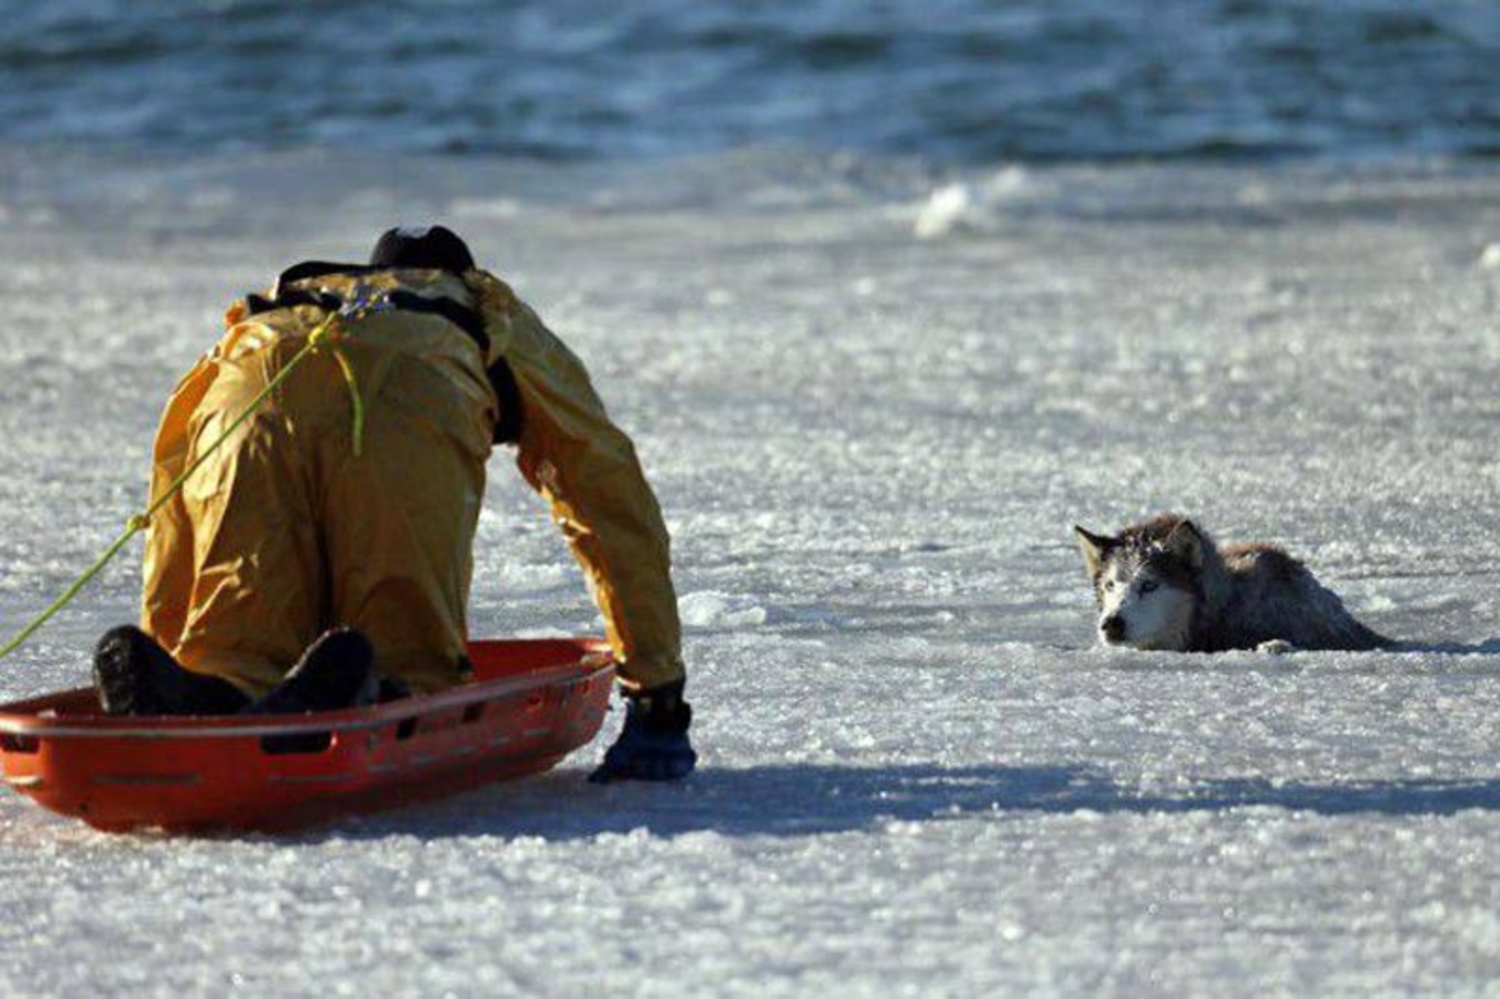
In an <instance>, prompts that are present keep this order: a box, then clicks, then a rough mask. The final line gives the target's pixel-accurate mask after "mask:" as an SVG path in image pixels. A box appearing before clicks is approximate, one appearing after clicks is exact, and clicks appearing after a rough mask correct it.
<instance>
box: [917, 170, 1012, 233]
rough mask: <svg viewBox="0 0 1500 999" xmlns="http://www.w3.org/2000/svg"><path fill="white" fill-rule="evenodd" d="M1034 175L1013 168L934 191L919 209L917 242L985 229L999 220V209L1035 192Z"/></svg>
mask: <svg viewBox="0 0 1500 999" xmlns="http://www.w3.org/2000/svg"><path fill="white" fill-rule="evenodd" d="M1032 186H1033V185H1032V180H1031V175H1030V174H1028V173H1027V172H1026V170H1025V169H1023V168H1021V167H1018V166H1010V167H1006V168H1005V169H1003V170H1001V171H999V172H998V173H996V174H994V175H992V176H991V177H989V178H988V179H986V180H982V181H976V182H973V183H970V182H965V181H955V182H953V183H950V184H944V185H943V186H941V187H939V188H937V189H935V190H934V191H933V192H932V193H931V194H929V195H928V196H927V200H926V201H924V202H923V203H922V205H921V206H920V207H919V208H918V209H917V214H916V220H915V221H914V222H913V224H912V233H913V234H914V235H915V236H916V237H917V238H918V239H940V238H941V237H943V236H947V235H950V234H952V233H955V232H962V231H966V230H982V229H986V228H988V227H990V226H991V225H993V223H994V222H995V220H996V216H997V212H998V209H999V208H1000V206H1001V205H1003V204H1004V203H1006V202H1008V201H1011V200H1014V199H1015V198H1018V197H1020V196H1021V195H1023V194H1026V193H1029V192H1030V190H1031V189H1032Z"/></svg>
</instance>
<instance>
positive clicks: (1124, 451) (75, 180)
mask: <svg viewBox="0 0 1500 999" xmlns="http://www.w3.org/2000/svg"><path fill="white" fill-rule="evenodd" d="M996 178H999V180H997V179H996ZM953 185H958V186H957V187H954V186H953ZM952 190H960V191H963V192H966V194H965V204H964V205H963V206H962V211H960V212H957V213H955V212H953V211H952V206H951V205H949V204H948V203H949V202H952V201H956V200H957V195H953V194H945V193H944V192H945V191H952ZM944 205H947V207H946V208H943V212H946V213H947V214H945V215H944V218H943V220H942V221H943V222H944V224H943V225H933V226H931V227H929V228H930V230H931V231H925V230H924V231H921V232H920V236H921V237H926V238H919V232H918V230H921V229H922V227H921V225H920V217H921V215H922V212H923V211H924V208H923V206H929V209H930V210H931V211H933V212H937V211H938V208H941V207H942V206H944ZM932 206H938V207H932ZM939 214H942V213H941V212H940V213H939ZM425 219H441V220H443V221H447V222H449V223H451V224H454V225H455V226H457V227H458V228H459V229H460V231H462V232H465V233H466V234H467V235H469V236H470V238H471V242H472V243H473V244H474V246H475V248H476V251H477V252H478V255H479V256H480V257H481V258H482V259H483V260H485V261H488V262H491V263H492V264H493V265H494V266H495V267H496V268H497V269H499V270H500V271H502V272H503V273H505V274H506V275H507V276H508V277H510V278H511V279H512V280H513V282H514V283H515V285H516V287H517V288H518V290H519V291H520V292H521V294H522V295H523V296H525V297H526V298H527V299H528V300H530V301H532V302H533V303H534V304H535V305H536V306H537V307H538V308H539V309H540V310H541V312H542V313H543V314H544V315H545V316H546V317H547V318H548V319H549V321H550V322H551V323H552V325H553V326H554V327H555V328H556V329H557V330H558V331H559V332H560V333H561V334H563V335H564V337H565V338H566V339H567V340H568V341H569V342H570V343H571V344H572V345H573V346H574V347H575V349H576V350H577V351H578V352H579V353H580V354H582V355H583V356H584V358H585V359H586V360H587V361H588V362H589V364H590V366H591V368H592V369H593V371H594V373H595V377H596V381H597V382H598V384H599V386H600V388H601V391H602V393H603V394H604V396H605V398H606V400H607V401H608V403H609V404H610V407H611V409H612V411H613V412H614V414H615V415H616V417H617V418H618V419H619V420H620V422H621V423H622V424H624V425H625V426H626V427H627V428H628V429H630V430H631V431H633V432H634V433H635V435H636V437H637V442H638V444H639V448H640V452H641V454H642V456H643V459H644V461H645V462H646V464H647V466H648V468H649V471H650V473H651V475H652V478H653V481H654V482H655V484H656V485H657V488H658V490H659V492H660V495H661V498H662V503H663V507H664V510H665V512H666V515H667V518H668V520H669V522H670V524H671V526H672V528H673V531H674V536H675V549H674V551H675V557H676V563H677V566H678V573H677V582H678V588H679V592H680V594H681V595H682V601H683V611H684V617H685V620H686V624H687V654H688V659H689V664H690V669H691V671H692V681H691V686H690V694H691V697H692V700H693V701H694V704H695V707H696V709H697V712H698V719H699V723H698V726H697V728H696V730H695V732H696V736H697V743H698V747H699V750H700V752H701V754H702V763H701V770H700V771H699V772H698V773H697V774H695V775H694V776H693V777H692V778H691V779H690V780H689V781H687V782H686V783H685V784H684V785H682V786H669V787H655V786H635V785H626V786H612V787H607V788H598V787H594V786H591V785H588V784H586V783H585V782H584V781H583V776H584V774H585V773H586V771H587V769H588V767H589V766H590V764H591V763H592V761H593V760H594V759H595V758H597V755H598V753H599V751H600V745H601V744H602V742H603V739H601V743H599V744H596V745H594V746H592V747H590V748H589V749H588V750H587V751H585V752H583V753H581V754H579V755H577V756H576V757H574V758H572V759H570V760H569V761H567V762H566V763H565V764H564V765H563V766H562V767H560V768H559V769H558V770H557V771H555V772H553V773H551V774H548V775H545V776H542V777H539V778H535V779H531V780H527V781H524V782H521V783H519V784H514V785H509V786H497V787H493V788H490V789H487V790H483V791H480V792H476V793H473V794H469V795H466V796H463V797H459V798H454V799H450V800H449V801H447V802H443V803H440V804H436V805H431V806H427V807H423V808H419V809H413V810H408V811H401V812H394V813H388V814H383V815H378V816H372V817H365V818H359V819H351V820H348V821H345V822H339V823H335V824H332V825H329V826H325V827H321V828H318V829H315V830H312V831H309V832H306V833H304V834H301V835H297V836H294V837H290V838H271V837H266V836H227V835H226V836H222V837H216V838H209V839H181V838H168V837H163V836H155V835H137V836H109V835H104V834H101V833H96V832H93V831H90V830H89V829H87V828H86V827H84V826H81V825H78V824H75V823H72V822H70V821H67V820H63V819H60V818H56V817H53V816H51V815H49V814H47V813H44V812H42V811H39V810H37V809H35V808H34V807H33V806H31V805H30V804H29V803H26V802H25V801H23V800H22V799H21V798H19V797H16V796H8V797H5V798H3V799H0V871H3V875H0V907H3V909H4V911H5V912H6V918H5V919H4V920H3V921H0V957H3V960H0V991H3V992H4V993H6V994H41V993H45V994H57V995H94V994H114V993H127V992H128V993H131V994H156V995H179V994H184V993H187V994H203V993H219V992H222V991H226V990H230V989H239V990H243V991H244V992H246V993H249V994H308V995H310V994H320V995H323V994H344V993H348V994H394V995H442V994H453V995H502V994H549V995H578V994H582V993H586V992H604V993H608V994H639V995H681V994H688V995H715V996H718V995H755V996H764V995H782V994H796V995H806V994H814V993H818V992H824V993H827V994H831V995H922V996H928V995H988V994H997V993H1004V994H1028V995H1079V994H1089V993H1147V994H1193V995H1227V994H1239V995H1262V994H1267V993H1297V994H1304V995H1336V994H1368V993H1371V992H1374V993H1397V992H1400V993H1407V992H1420V993H1429V994H1432V993H1449V994H1451V993H1463V994H1477V993H1484V992H1487V991H1490V990H1492V989H1493V988H1494V986H1493V982H1494V981H1495V980H1496V978H1497V975H1500V906H1497V890H1496V888H1495V884H1496V881H1497V878H1500V765H1497V748H1500V738H1497V735H1500V732H1497V724H1496V719H1497V718H1500V658H1497V653H1500V641H1497V636H1500V599H1497V582H1500V572H1497V570H1496V568H1495V565H1496V559H1497V556H1500V542H1497V540H1496V539H1497V537H1500V531H1497V527H1500V523H1497V515H1496V497H1497V496H1500V462H1497V460H1496V458H1497V455H1500V395H1497V394H1496V386H1497V385H1500V328H1497V323H1496V315H1497V305H1500V270H1497V269H1495V268H1493V267H1488V266H1475V264H1476V261H1479V260H1482V259H1487V258H1488V256H1489V251H1488V250H1487V249H1486V248H1487V247H1493V246H1494V245H1496V241H1497V240H1500V171H1496V170H1495V169H1494V168H1493V167H1486V168H1480V167H1473V166H1453V165H1443V164H1412V165H1409V166H1406V167H1386V168H1381V169H1374V168H1364V169H1361V170H1359V171H1353V172H1350V171H1340V170H1338V169H1335V168H1334V167H1328V166H1325V167H1299V168H1286V169H1280V170H1268V169H1260V170H1250V169H1244V170H1241V169H1228V168H1205V167H1174V166H1154V167H1129V166H1120V167H1108V168H1102V167H1101V168H1083V167H1077V168H1062V167H1056V168H1028V169H1027V170H1026V171H1025V172H1024V173H1021V172H1006V171H1004V170H1002V169H1000V168H998V167H997V168H992V169H987V170H976V171H974V173H973V174H972V175H970V176H954V175H951V174H948V173H945V174H943V175H941V176H940V175H938V174H937V173H936V172H934V171H932V170H929V169H928V168H927V167H925V166H924V165H923V164H921V163H919V162H911V161H897V160H891V161H881V160H870V159H859V158H857V157H852V156H840V157H828V158H820V157H816V156H800V155H799V154H795V153H785V152H778V153H745V154H731V155H723V156H717V157H713V158H708V159H702V160H693V161H686V162H682V163H677V164H667V165H661V164H650V165H641V166H619V165H614V166H609V167H600V166H589V165H578V166H570V167H565V168H564V167H542V166H537V165H529V164H524V163H507V162H501V161H483V160H469V161H462V162H460V161H452V160H449V161H443V160H433V161H428V160H408V161H401V160H395V161H393V160H390V159H379V160H372V159H361V158H356V157H347V158H338V157H333V156H330V155H326V154H315V153H286V154H276V155H256V156H246V157H241V158H228V157H225V158H219V159H202V160H193V159H187V160H183V159H168V158H154V157H151V156H147V155H129V156H127V155H124V154H120V155H113V156H110V155H106V154H82V153H67V152H47V153H43V152H35V151H16V150H9V151H5V150H0V247H3V261H4V266H3V267H0V301H3V302H4V303H5V319H4V321H3V322H0V456H3V466H0V467H3V469H4V476H3V477H0V509H3V510H4V512H5V521H4V526H3V530H0V566H3V572H0V597H3V599H0V626H3V627H4V629H5V630H7V631H8V630H10V629H13V628H15V627H17V626H19V625H20V624H21V623H22V622H23V621H24V620H25V619H26V618H27V617H28V615H29V614H30V613H31V612H33V611H35V610H36V609H38V608H39V607H40V606H42V605H43V604H44V603H45V602H46V601H47V600H49V599H50V598H51V596H52V595H53V594H55V593H56V592H57V591H58V590H59V589H60V588H61V587H62V586H63V585H64V584H65V583H66V581H67V580H68V579H69V578H71V575H72V574H73V573H74V572H76V571H77V570H78V569H79V568H81V567H82V566H83V565H84V564H86V562H87V560H89V559H90V558H92V556H93V555H94V554H95V553H96V552H97V551H98V550H100V549H101V548H102V547H103V546H104V545H105V544H106V543H107V542H108V541H109V540H110V539H111V538H112V537H113V536H114V535H115V533H116V532H117V531H118V529H119V528H120V525H121V524H122V523H123V521H124V518H125V517H126V516H127V514H128V513H129V512H130V511H131V510H132V509H134V508H135V507H136V506H137V505H138V504H139V503H140V502H141V499H142V497H143V492H144V479H145V472H146V463H147V459H148V448H149V443H150V434H151V431H152V428H153V424H154V421H155V419H156V417H157V415H158V413H159V410H160V407H161V405H162V402H163V400H164V398H165V395H166V393H167V392H168V391H169V389H170V387H171V385H172V384H173V381H174V379H175V378H176V377H177V375H178V374H179V373H180V372H181V371H182V370H184V369H185V368H186V367H187V366H188V364H189V363H190V362H191V360H192V359H193V358H194V356H196V354H197V353H198V352H200V351H201V350H203V349H206V348H207V346H208V345H209V344H210V343H211V342H212V340H213V338H214V336H215V329H216V325H217V319H218V316H219V314H220V312H221V311H222V309H223V307H224V306H225V304H226V303H227V301H228V299H229V297H230V296H231V295H232V294H233V293H237V292H241V291H244V290H248V289H252V288H254V287H256V286H258V285H260V284H263V283H264V282H265V281H267V280H269V278H270V276H271V275H273V274H274V273H275V271H276V270H278V269H279V268H280V267H281V266H283V265H285V264H287V263H290V262H292V261H294V260H296V259H301V258H304V257H312V256H321V257H333V258H340V257H342V258H356V257H358V256H360V255H361V254H362V253H363V252H364V251H365V249H366V246H367V244H368V242H369V241H370V240H371V239H372V238H373V236H374V234H376V233H377V232H378V231H379V230H380V229H382V228H384V227H385V226H386V225H388V224H390V223H392V222H393V221H421V220H425ZM491 468H492V478H493V482H492V487H491V494H490V497H489V500H488V508H487V511H486V515H485V518H484V521H483V523H482V524H481V529H480V542H481V547H480V551H479V553H478V572H477V578H476V582H475V599H474V608H473V621H472V625H473V630H474V631H475V632H476V633H479V634H505V633H526V634H557V633H580V632H590V631H594V630H596V629H597V628H598V627H599V624H598V617H597V614H596V612H595V611H594V609H593V607H592V606H591V605H590V603H589V601H588V598H587V595H586V594H585V592H584V589H583V586H582V583H581V582H580V580H579V577H578V574H577V572H576V571H575V570H574V569H573V568H572V567H571V566H569V565H567V563H566V554H565V551H564V548H563V546H562V543H561V541H560V540H559V538H558V537H557V536H556V532H555V530H554V529H553V528H552V527H551V525H550V524H548V523H547V521H546V519H545V517H544V516H543V510H542V507H541V505H540V503H539V502H538V501H537V500H536V499H535V498H534V497H531V496H530V495H528V493H527V492H526V490H525V488H524V486H523V485H522V484H521V483H520V482H519V477H518V476H516V475H515V474H514V473H513V472H512V470H511V469H510V467H509V462H508V460H507V459H506V457H505V456H504V455H503V454H501V455H497V456H496V458H495V460H494V461H493V463H492V466H491ZM1161 509H1178V510H1183V511H1187V512H1189V513H1191V514H1192V515H1194V516H1195V517H1197V518H1198V519H1199V520H1200V521H1201V522H1202V523H1203V524H1204V525H1205V526H1206V527H1207V528H1209V529H1210V530H1211V531H1213V532H1215V533H1216V534H1217V535H1218V536H1219V537H1220V538H1221V539H1224V540H1249V539H1265V540H1274V541H1278V542H1281V543H1283V544H1285V545H1286V546H1287V547H1289V548H1290V549H1291V550H1292V551H1293V552H1294V553H1296V554H1299V555H1301V556H1303V557H1305V558H1306V559H1307V560H1308V561H1309V562H1310V563H1311V565H1312V566H1313V568H1314V569H1315V571H1316V572H1317V573H1318V574H1319V576H1320V578H1322V579H1323V580H1325V581H1326V582H1327V583H1328V584H1329V585H1330V586H1332V587H1333V588H1334V589H1335V590H1337V591H1338V592H1340V593H1341V594H1342V595H1343V596H1344V597H1345V599H1346V601H1347V603H1348V604H1349V605H1350V607H1351V608H1352V609H1353V610H1354V611H1355V612H1356V613H1357V614H1359V615H1361V616H1362V617H1363V618H1364V619H1365V620H1366V621H1368V623H1370V624H1371V625H1372V626H1374V627H1376V628H1377V629H1379V630H1381V631H1383V632H1386V633H1388V634H1393V635H1396V636H1399V637H1402V638H1407V639H1411V640H1414V641H1418V642H1423V643H1427V644H1429V645H1432V646H1442V648H1443V649H1444V650H1445V651H1427V652H1404V653H1380V654H1373V653H1372V654H1350V653H1316V654H1294V655H1289V656H1264V655H1256V654H1252V653H1234V654H1228V655H1222V656H1216V657H1202V656H1181V655H1153V654H1133V653H1123V652H1103V651H1098V650H1094V649H1090V648H1088V647H1087V646H1088V643H1089V641H1090V640H1091V606H1090V597H1089V594H1088V592H1087V589H1086V587H1085V585H1084V580H1083V571H1082V567H1081V564H1080V560H1079V557H1078V555H1077V552H1076V550H1075V548H1074V545H1073V540H1072V536H1071V533H1070V527H1071V525H1072V524H1074V523H1082V524H1085V525H1086V526H1090V527H1093V528H1095V529H1101V530H1102V529H1105V528H1114V527H1118V526H1119V525H1120V524H1122V523H1124V522H1126V521H1128V520H1130V519H1133V518H1135V517H1137V516H1139V515H1141V514H1145V513H1148V512H1153V511H1157V510H1161ZM135 586H136V566H135V564H134V561H133V559H127V560H126V561H125V562H123V563H121V564H120V565H118V566H116V567H114V568H112V569H111V570H110V571H109V572H108V573H106V575H105V576H104V578H103V579H102V580H101V581H100V583H99V584H98V585H97V586H96V587H94V588H93V589H92V590H91V591H89V592H88V593H87V594H86V596H85V597H84V598H83V599H82V600H81V601H80V603H79V604H78V605H77V607H76V609H74V610H70V611H69V612H67V613H65V614H64V615H63V616H62V617H61V618H60V619H59V621H58V622H57V623H56V624H55V625H53V626H52V627H50V628H49V629H48V630H47V631H46V632H44V633H43V634H42V636H40V637H39V638H38V639H37V640H36V641H34V642H33V643H32V644H31V645H29V646H28V647H26V648H25V649H24V650H23V651H22V652H20V653H18V654H17V655H16V656H15V657H13V658H12V659H11V660H9V661H6V662H5V663H3V665H0V696H4V697H6V698H13V697H19V696H24V695H30V694H34V693H37V692H40V691H43V690H48V689H52V688H56V687H59V686H63V685H72V684H76V683H80V682H83V680H84V679H85V677H86V673H87V671H86V667H85V661H86V655H87V650H88V648H89V645H90V643H91V641H92V639H93V637H94V636H95V635H97V634H98V633H99V632H100V631H102V630H103V629H104V628H105V627H107V626H109V625H112V624H115V623H118V622H120V621H123V620H127V619H129V618H130V617H131V616H132V614H133V606H134V602H135V599H136V594H135ZM617 724H618V722H611V723H610V724H609V727H608V728H607V730H606V733H605V736H604V737H603V738H608V737H609V736H610V735H611V734H612V732H613V729H614V727H615V726H616V725H617Z"/></svg>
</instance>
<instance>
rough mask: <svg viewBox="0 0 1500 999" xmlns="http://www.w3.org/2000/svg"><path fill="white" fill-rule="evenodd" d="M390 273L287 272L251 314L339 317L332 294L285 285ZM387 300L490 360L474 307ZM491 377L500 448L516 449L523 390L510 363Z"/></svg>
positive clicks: (354, 268)
mask: <svg viewBox="0 0 1500 999" xmlns="http://www.w3.org/2000/svg"><path fill="white" fill-rule="evenodd" d="M386 269H387V268H383V267H364V266H360V265H356V264H330V263H324V262H322V261H308V262H307V263H303V264H298V265H297V266H296V267H292V268H290V269H288V270H286V271H284V272H282V275H281V277H280V278H278V279H277V281H276V293H275V295H274V297H271V298H267V297H266V296H264V295H246V296H245V310H246V314H247V315H251V316H256V315H260V314H261V313H263V312H274V311H275V310H277V309H290V308H295V307H297V306H300V305H311V306H315V307H316V308H319V309H322V310H324V311H325V312H336V311H337V310H339V309H341V308H343V307H344V300H343V299H342V298H340V297H339V296H338V295H335V294H333V293H332V292H327V291H308V290H304V289H291V290H287V291H282V290H281V288H282V286H283V285H287V284H293V283H295V282H297V281H303V280H306V279H307V278H310V277H322V276H324V275H327V274H356V275H357V274H369V273H373V272H375V271H380V270H386ZM386 301H388V302H390V303H391V305H393V306H394V307H395V308H397V309H399V310H401V311H402V312H416V313H420V314H423V315H431V316H439V317H441V318H443V319H446V320H447V321H448V322H449V323H451V324H452V325H454V326H456V327H458V328H459V329H460V330H462V331H463V332H464V334H465V335H466V336H468V338H469V339H471V340H473V341H474V343H475V345H476V346H478V347H479V355H480V356H481V357H488V356H489V352H490V336H489V333H487V332H486V331H485V328H484V318H483V317H482V316H481V315H480V314H479V313H478V312H476V311H474V310H473V309H471V308H469V307H468V306H466V305H461V304H459V303H458V302H455V301H453V299H451V298H424V297H422V296H421V295H417V294H415V293H413V292H410V291H399V290H398V291H394V292H391V293H390V294H389V295H387V296H386ZM485 374H487V375H488V376H489V380H490V387H491V388H493V389H494V390H495V398H497V399H498V400H499V401H500V418H499V420H497V421H496V423H495V443H496V444H514V443H516V441H518V440H520V437H521V389H520V386H519V385H517V384H516V376H515V373H514V372H512V371H511V370H510V365H509V364H507V363H506V362H505V358H503V357H498V358H496V359H495V363H494V364H491V365H490V366H489V367H488V368H487V369H486V371H485Z"/></svg>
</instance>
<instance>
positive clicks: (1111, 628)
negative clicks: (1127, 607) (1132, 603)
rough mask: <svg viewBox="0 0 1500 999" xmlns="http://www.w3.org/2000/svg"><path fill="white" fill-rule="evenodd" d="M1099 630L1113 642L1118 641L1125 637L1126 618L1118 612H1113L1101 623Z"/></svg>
mask: <svg viewBox="0 0 1500 999" xmlns="http://www.w3.org/2000/svg"><path fill="white" fill-rule="evenodd" d="M1099 630H1100V631H1102V632H1104V637H1105V638H1107V639H1109V640H1110V641H1111V642H1118V641H1119V640H1120V639H1122V638H1124V637H1125V619H1124V618H1123V617H1121V616H1120V615H1118V614H1111V615H1110V616H1109V617H1107V618H1105V619H1104V620H1103V621H1101V622H1100V623H1099Z"/></svg>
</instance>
